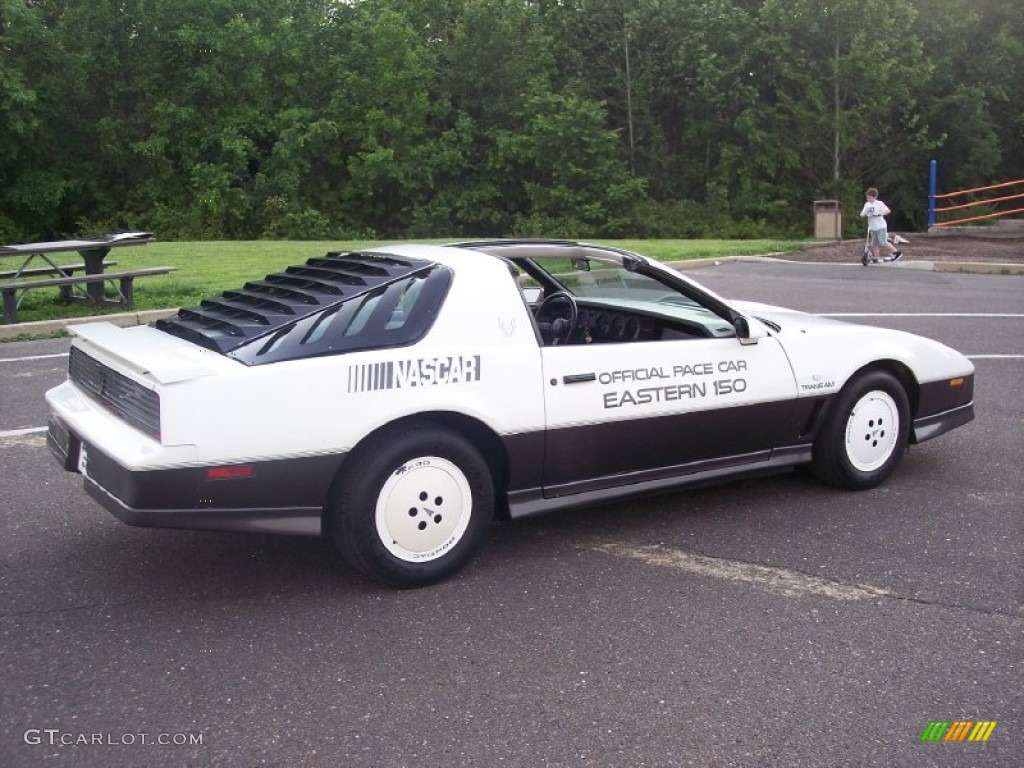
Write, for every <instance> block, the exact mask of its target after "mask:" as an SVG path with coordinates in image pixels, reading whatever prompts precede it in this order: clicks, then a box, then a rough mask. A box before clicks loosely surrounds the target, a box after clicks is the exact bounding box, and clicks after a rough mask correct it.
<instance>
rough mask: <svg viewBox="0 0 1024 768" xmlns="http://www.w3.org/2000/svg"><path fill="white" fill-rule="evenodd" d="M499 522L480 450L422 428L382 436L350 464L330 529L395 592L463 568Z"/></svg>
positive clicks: (334, 497)
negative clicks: (493, 524) (494, 522)
mask: <svg viewBox="0 0 1024 768" xmlns="http://www.w3.org/2000/svg"><path fill="white" fill-rule="evenodd" d="M493 516H494V484H493V480H492V477H491V470H490V466H489V465H488V464H487V462H486V461H485V460H484V458H483V456H482V455H481V454H480V451H479V450H478V449H477V447H476V446H475V445H474V444H473V443H472V442H471V441H470V440H468V439H467V438H466V437H465V436H463V435H461V434H459V433H457V432H453V431H450V430H447V429H444V428H441V427H435V426H431V425H427V424H417V425H410V426H407V427H405V428H402V429H400V430H393V431H390V432H384V433H381V434H380V435H378V436H377V437H376V438H373V439H371V440H370V441H368V442H367V443H366V444H365V445H363V446H361V447H360V448H359V449H357V450H356V451H355V452H354V453H353V455H352V456H351V457H349V458H348V459H346V461H345V463H344V465H343V466H342V473H341V476H340V477H339V478H338V481H337V482H336V483H335V488H334V489H333V490H332V492H331V500H330V505H329V509H328V521H327V522H328V528H329V530H330V532H331V534H332V536H333V537H334V541H335V544H337V546H338V549H340V550H341V553H342V555H344V557H345V559H346V560H348V562H349V563H351V564H352V565H353V566H355V567H356V568H358V569H359V570H361V571H363V572H364V573H368V574H370V575H371V576H373V577H374V578H377V579H380V580H381V581H383V582H385V583H387V584H391V585H392V586H396V587H422V586H425V585H427V584H435V583H437V582H438V581H441V580H442V579H446V578H448V577H449V576H451V575H452V574H453V573H455V572H456V571H458V570H459V569H460V568H461V567H462V566H463V565H465V564H466V562H468V560H469V558H470V557H471V556H472V554H473V552H474V551H475V550H476V549H477V548H478V547H479V546H480V544H481V543H483V539H484V536H485V535H486V533H487V529H488V528H489V526H490V523H491V519H492V518H493Z"/></svg>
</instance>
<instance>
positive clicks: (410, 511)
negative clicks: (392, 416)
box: [376, 456, 473, 563]
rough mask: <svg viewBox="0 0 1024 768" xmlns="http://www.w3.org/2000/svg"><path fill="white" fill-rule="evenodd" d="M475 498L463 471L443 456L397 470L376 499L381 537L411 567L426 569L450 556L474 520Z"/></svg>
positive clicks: (417, 459) (422, 458)
mask: <svg viewBox="0 0 1024 768" xmlns="http://www.w3.org/2000/svg"><path fill="white" fill-rule="evenodd" d="M472 510H473V492H472V490H471V489H470V487H469V482H468V481H467V480H466V476H465V475H464V474H463V472H462V470H461V469H459V468H458V467H457V466H456V465H455V464H453V463H452V462H450V461H448V460H447V459H442V458H440V457H438V456H423V457H421V458H416V459H412V460H411V461H409V462H407V463H405V464H403V465H402V466H400V467H398V468H397V469H396V470H395V471H394V472H393V473H392V475H391V477H389V478H388V480H387V482H386V483H384V486H383V487H382V488H381V489H380V495H378V497H377V509H376V521H377V536H378V537H379V538H380V541H381V543H382V544H383V545H384V548H385V549H387V551H388V552H390V553H391V554H392V555H394V556H395V557H397V558H398V559H399V560H404V561H405V562H407V563H425V562H428V561H430V560H434V559H436V558H438V557H440V556H441V555H443V554H444V553H445V552H447V551H448V550H450V549H451V548H452V547H454V546H455V545H456V544H458V543H459V540H460V539H461V538H462V536H463V534H465V532H466V528H467V527H468V526H469V520H470V518H471V517H472Z"/></svg>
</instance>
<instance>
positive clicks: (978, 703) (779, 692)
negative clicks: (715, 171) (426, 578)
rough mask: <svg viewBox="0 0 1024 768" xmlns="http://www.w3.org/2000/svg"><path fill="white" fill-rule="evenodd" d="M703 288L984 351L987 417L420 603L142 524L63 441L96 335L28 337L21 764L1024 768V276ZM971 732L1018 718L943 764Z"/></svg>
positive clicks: (18, 402) (615, 511) (4, 538)
mask: <svg viewBox="0 0 1024 768" xmlns="http://www.w3.org/2000/svg"><path fill="white" fill-rule="evenodd" d="M688 274H690V275H691V276H693V277H695V278H697V279H698V280H700V281H701V282H704V283H705V284H706V285H708V286H709V287H711V288H712V289H713V290H715V291H717V292H719V293H720V294H722V295H725V296H729V297H734V298H742V299H751V300H758V301H764V302H767V303H777V304H782V305H785V306H791V307H794V308H797V309H804V310H807V311H813V312H818V313H824V314H832V315H837V316H845V317H850V319H854V320H856V321H858V322H864V323H868V324H874V325H880V326H886V327H894V328H901V329H905V330H909V331H913V332H916V333H921V334H924V335H929V336H932V337H933V338H937V339H939V340H941V341H943V342H945V343H947V344H950V345H951V346H954V347H956V348H957V349H959V350H960V351H962V352H964V353H965V354H967V355H968V356H970V357H972V359H973V360H974V363H975V366H976V368H977V382H976V391H975V395H976V411H977V418H976V420H975V421H974V422H972V423H971V424H970V425H968V426H966V427H964V428H962V429H959V430H957V431H955V432H953V433H951V434H949V435H946V436H944V437H942V438H940V439H938V440H935V441H932V442H929V443H926V444H923V445H921V446H916V447H913V448H912V450H911V451H910V452H909V453H908V455H907V456H906V457H905V458H904V461H903V463H902V464H901V466H900V468H899V469H898V470H897V472H896V474H895V475H894V476H893V477H892V478H891V479H890V480H889V481H888V482H887V483H886V484H885V485H883V486H882V487H881V488H878V489H875V490H873V491H867V492H862V493H843V492H838V491H835V490H833V489H830V488H826V487H824V486H821V485H818V484H816V483H815V482H813V481H812V480H810V479H808V478H807V477H805V476H804V475H802V474H799V473H793V474H787V475H782V476H778V477H774V478H768V479H761V480H750V481H743V482H735V483H732V484H728V485H724V486H719V487H714V488H707V489H701V490H695V491H688V492H684V493H677V494H673V495H669V496H664V497H660V498H656V499H649V500H645V501H642V502H631V503H623V504H615V505H609V506H604V507H600V508H597V509H591V510H585V511H579V512H574V513H566V514H558V515H553V516H549V517H544V518H534V519H528V520H524V521H519V522H515V523H503V524H499V525H497V526H496V527H495V528H494V530H493V533H492V535H491V537H490V541H489V542H488V545H487V546H486V547H485V548H484V549H483V550H482V551H481V553H480V554H479V555H478V557H477V558H476V559H475V560H474V561H473V562H472V563H471V564H470V566H469V567H468V568H466V569H465V570H464V571H463V572H461V573H460V574H459V575H458V576H457V577H455V578H454V579H452V580H451V581H449V582H446V583H444V584H441V585H439V586H436V587H432V588H428V589H423V590H416V591H408V592H398V591H392V590H389V589H387V588H383V587H380V586H378V585H376V584H374V583H372V582H369V581H367V580H365V579H363V578H361V577H360V576H358V575H356V574H354V573H353V572H351V571H350V570H348V569H347V568H346V567H345V566H344V565H342V564H341V562H340V559H339V558H338V557H337V556H336V555H335V554H334V552H333V551H332V550H331V548H330V547H329V546H328V545H326V544H324V543H321V542H320V541H317V540H310V539H301V538H297V539H291V538H277V537H269V536H261V535H241V534H237V535H232V534H215V533H194V532H185V531H159V530H146V529H135V528H130V527H127V526H125V525H122V524H121V523H119V522H117V521H115V520H114V519H113V517H111V516H110V515H109V514H108V513H106V512H104V511H103V510H102V509H100V507H98V506H97V505H96V504H95V503H93V502H92V501H91V500H90V499H89V498H88V497H87V496H86V495H85V494H84V492H83V491H82V489H81V486H80V480H79V479H78V478H77V477H76V476H72V475H68V474H65V473H63V472H62V471H61V470H60V469H59V468H58V467H57V465H56V463H55V462H54V461H53V459H52V458H51V457H50V455H49V453H48V451H47V449H46V446H45V438H44V434H43V433H42V432H41V431H39V428H41V427H42V426H44V425H45V423H46V415H45V408H44V405H43V401H42V396H43V393H44V392H45V390H46V389H47V388H49V387H51V386H53V385H55V384H56V383H58V382H59V381H61V380H62V379H63V377H64V370H65V366H66V363H67V359H66V351H67V348H68V341H67V340H61V339H58V340H50V341H37V342H18V343H8V344H0V499H2V502H0V534H2V535H0V715H2V717H0V723H2V724H0V765H2V766H18V767H21V766H36V765H51V764H52V765H69V766H112V767H113V766H182V765H191V766H206V765H217V766H238V767H239V768H249V767H251V766H374V767H375V768H376V767H382V766H413V765H433V766H488V767H489V768H490V767H492V766H498V765H507V766H524V767H534V766H601V767H604V766H608V767H611V766H616V767H617V766H623V767H628V768H633V767H638V766H830V767H831V766H886V767H888V766H1001V767H1002V766H1016V765H1022V764H1024V730H1022V725H1024V694H1022V691H1024V675H1022V666H1024V568H1022V558H1021V549H1022V544H1021V542H1022V534H1024V523H1022V519H1024V518H1022V513H1021V509H1022V508H1024V503H1022V500H1024V471H1022V469H1024V399H1022V397H1021V383H1022V381H1024V278H1021V277H1013V276H988V275H967V274H942V273H933V272H924V271H917V270H913V269H893V268H886V267H877V268H869V269H864V268H861V267H859V266H856V267H848V266H843V265H815V264H800V265H797V264H767V263H738V262H734V263H728V264H724V265H721V266H709V267H707V268H703V269H699V270H694V271H692V272H689V273H688ZM966 720H970V721H975V722H977V721H994V722H996V723H997V725H996V727H995V728H994V730H993V731H992V732H991V735H990V737H989V739H988V740H987V741H985V742H983V743H979V742H969V741H962V742H922V741H921V736H922V734H923V733H924V731H925V730H926V728H928V726H929V723H931V722H933V721H966Z"/></svg>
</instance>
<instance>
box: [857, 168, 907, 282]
mask: <svg viewBox="0 0 1024 768" xmlns="http://www.w3.org/2000/svg"><path fill="white" fill-rule="evenodd" d="M864 196H865V198H867V202H865V203H864V207H863V208H862V209H861V212H860V215H861V216H862V217H865V218H866V219H867V220H868V235H867V242H866V243H865V245H864V255H863V256H862V257H861V263H862V264H864V266H867V265H868V262H872V263H878V262H879V261H899V260H900V258H902V256H903V251H900V250H898V249H897V248H896V245H895V244H894V243H893V242H892V241H890V239H889V232H888V225H887V224H886V222H885V217H886V216H888V215H889V214H890V213H892V211H890V210H889V206H887V205H886V204H885V203H883V202H882V201H881V200H879V199H878V190H877V189H875V188H874V187H871V188H870V189H868V191H867V192H865V193H864ZM896 238H897V239H899V240H902V238H900V237H899V235H897V236H896ZM904 242H905V241H904ZM883 246H884V247H885V248H886V249H887V250H888V252H889V256H888V257H887V258H884V259H883V258H882V256H881V255H880V250H881V248H882V247H883Z"/></svg>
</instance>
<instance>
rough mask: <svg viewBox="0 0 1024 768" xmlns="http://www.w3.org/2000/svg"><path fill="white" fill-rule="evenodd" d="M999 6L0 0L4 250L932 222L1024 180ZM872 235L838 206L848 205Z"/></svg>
mask: <svg viewBox="0 0 1024 768" xmlns="http://www.w3.org/2000/svg"><path fill="white" fill-rule="evenodd" d="M1022 32H1024V14H1021V13H1020V11H1019V9H1017V8H1016V7H1015V6H1014V5H1013V4H1012V3H1006V2H1005V1H1004V0H888V2H885V3H879V2H877V1H876V0H831V1H830V2H822V1H820V0H431V1H430V2H423V1H422V0H347V1H345V0H0V131H2V135H0V241H8V242H10V241H13V240H19V239H32V238H41V237H55V236H63V235H71V234H84V233H89V232H99V231H105V230H112V229H118V228H129V229H144V230H149V231H152V232H155V233H156V234H157V235H158V236H159V237H160V238H162V239H213V238H234V239H244V238H335V239H337V238H363V237H407V236H416V237H430V236H468V237H473V236H494V235H524V236H539V235H543V236H586V237H708V236H724V237H749V236H763V235H766V234H807V233H809V231H810V227H811V215H810V212H811V202H812V201H813V200H815V199H831V198H836V197H838V198H841V199H842V200H843V202H844V207H845V210H846V211H847V212H848V213H849V212H853V211H858V210H859V207H860V204H861V200H862V190H863V188H864V187H866V186H868V185H875V186H878V187H880V188H881V190H882V194H883V198H884V199H886V200H887V201H888V202H889V204H890V206H891V207H892V208H893V209H894V210H896V211H897V214H896V215H895V217H894V223H895V224H896V225H897V226H901V227H914V226H918V227H919V226H922V225H923V223H924V217H925V207H926V194H927V165H928V160H929V159H930V158H933V157H934V158H937V159H938V160H939V163H940V172H941V176H942V184H943V186H944V188H946V189H955V188H958V187H963V186H971V185H975V184H983V183H989V182H992V181H1001V180H1007V179H1011V178H1019V177H1020V176H1021V175H1022V174H1021V172H1022V169H1024V106H1022V105H1024V102H1022V101H1021V99H1020V87H1021V84H1022V83H1024V42H1022V38H1024V35H1022ZM847 219H848V221H850V222H851V224H852V225H853V226H859V223H858V222H856V221H855V219H856V217H855V216H853V215H848V216H847Z"/></svg>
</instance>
